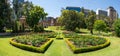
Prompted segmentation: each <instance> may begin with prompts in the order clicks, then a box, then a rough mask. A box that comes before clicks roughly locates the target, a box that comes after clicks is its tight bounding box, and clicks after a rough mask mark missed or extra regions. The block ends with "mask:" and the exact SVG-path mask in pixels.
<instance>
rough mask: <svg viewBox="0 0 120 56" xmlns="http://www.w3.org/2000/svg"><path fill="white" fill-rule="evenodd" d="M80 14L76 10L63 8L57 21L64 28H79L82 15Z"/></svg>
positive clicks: (71, 29)
mask: <svg viewBox="0 0 120 56" xmlns="http://www.w3.org/2000/svg"><path fill="white" fill-rule="evenodd" d="M82 15H83V14H82V13H80V14H79V13H78V12H77V11H73V10H63V11H62V15H61V16H60V18H59V20H58V21H59V22H60V23H61V24H62V26H64V27H65V29H66V30H69V31H74V30H75V29H76V28H80V23H81V20H80V17H82Z"/></svg>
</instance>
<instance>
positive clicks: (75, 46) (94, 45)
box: [65, 36, 110, 53]
mask: <svg viewBox="0 0 120 56" xmlns="http://www.w3.org/2000/svg"><path fill="white" fill-rule="evenodd" d="M65 40H66V42H67V44H68V45H69V46H70V48H71V50H72V51H73V52H74V53H82V52H88V51H94V50H98V49H101V48H104V47H107V46H108V45H109V44H110V41H109V40H108V39H106V38H100V37H92V36H79V37H74V38H70V39H65Z"/></svg>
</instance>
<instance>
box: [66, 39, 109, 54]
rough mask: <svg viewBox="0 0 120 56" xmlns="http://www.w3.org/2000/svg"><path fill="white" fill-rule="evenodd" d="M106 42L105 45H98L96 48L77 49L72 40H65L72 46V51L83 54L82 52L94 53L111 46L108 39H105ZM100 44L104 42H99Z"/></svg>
mask: <svg viewBox="0 0 120 56" xmlns="http://www.w3.org/2000/svg"><path fill="white" fill-rule="evenodd" d="M93 38H94V37H93ZM103 39H105V40H106V42H105V43H102V44H99V45H96V46H88V47H76V45H74V44H73V43H72V42H71V41H70V39H65V41H66V42H67V44H68V45H69V46H70V48H71V50H72V51H73V52H74V53H82V52H88V51H94V50H98V49H101V48H104V47H107V46H108V45H109V44H110V41H109V40H108V39H106V38H103ZM99 42H103V41H99Z"/></svg>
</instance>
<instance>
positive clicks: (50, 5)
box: [29, 0, 120, 17]
mask: <svg viewBox="0 0 120 56" xmlns="http://www.w3.org/2000/svg"><path fill="white" fill-rule="evenodd" d="M29 1H32V3H33V4H35V5H39V6H41V7H43V8H44V10H45V12H47V13H48V14H49V15H48V16H53V17H58V16H60V14H61V9H62V8H65V7H66V6H76V7H84V8H86V9H90V10H94V11H96V10H97V9H98V8H99V9H103V10H106V9H107V8H108V7H109V6H113V7H114V8H115V9H116V11H117V12H118V14H119V15H120V0H29ZM119 17H120V16H119Z"/></svg>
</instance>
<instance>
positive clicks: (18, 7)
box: [13, 0, 23, 20]
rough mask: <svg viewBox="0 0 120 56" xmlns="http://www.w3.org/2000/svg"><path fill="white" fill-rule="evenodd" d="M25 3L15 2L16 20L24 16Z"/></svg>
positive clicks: (15, 0) (16, 0)
mask: <svg viewBox="0 0 120 56" xmlns="http://www.w3.org/2000/svg"><path fill="white" fill-rule="evenodd" d="M22 8H23V3H22V2H19V1H18V0H13V10H14V12H15V17H16V18H15V19H16V20H18V19H19V18H20V17H21V14H22Z"/></svg>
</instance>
